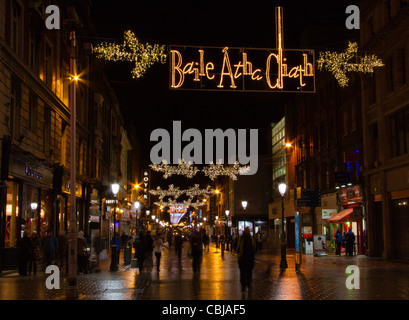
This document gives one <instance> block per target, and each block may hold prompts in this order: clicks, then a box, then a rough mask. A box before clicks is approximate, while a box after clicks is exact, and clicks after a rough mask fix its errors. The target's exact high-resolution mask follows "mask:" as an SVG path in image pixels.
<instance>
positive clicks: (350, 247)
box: [346, 228, 355, 256]
mask: <svg viewBox="0 0 409 320" xmlns="http://www.w3.org/2000/svg"><path fill="white" fill-rule="evenodd" d="M354 244H355V234H354V233H353V232H352V229H351V228H349V231H348V233H347V234H346V246H347V253H348V255H349V256H353V255H354Z"/></svg>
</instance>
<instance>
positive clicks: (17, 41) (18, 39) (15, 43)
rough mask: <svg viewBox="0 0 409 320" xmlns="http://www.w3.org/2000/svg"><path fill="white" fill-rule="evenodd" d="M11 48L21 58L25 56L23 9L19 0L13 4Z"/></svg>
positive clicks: (15, 0)
mask: <svg viewBox="0 0 409 320" xmlns="http://www.w3.org/2000/svg"><path fill="white" fill-rule="evenodd" d="M10 46H11V48H12V49H13V51H14V52H15V53H16V54H17V55H18V56H19V57H20V58H21V57H22V55H23V8H22V6H21V5H20V3H19V2H18V1H17V0H13V1H12V3H11V28H10Z"/></svg>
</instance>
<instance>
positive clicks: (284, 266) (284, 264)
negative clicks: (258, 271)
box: [278, 183, 287, 271]
mask: <svg viewBox="0 0 409 320" xmlns="http://www.w3.org/2000/svg"><path fill="white" fill-rule="evenodd" d="M286 190H287V185H286V184H285V183H280V184H279V185H278V191H279V192H280V195H281V206H282V213H281V261H280V269H281V271H284V270H285V269H287V259H286V250H287V244H286V235H285V231H284V194H285V191H286Z"/></svg>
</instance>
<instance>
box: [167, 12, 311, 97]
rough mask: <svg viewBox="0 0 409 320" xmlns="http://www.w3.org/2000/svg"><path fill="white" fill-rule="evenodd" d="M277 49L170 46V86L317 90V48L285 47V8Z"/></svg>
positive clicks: (279, 17) (278, 16) (279, 20)
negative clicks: (315, 49) (315, 68)
mask: <svg viewBox="0 0 409 320" xmlns="http://www.w3.org/2000/svg"><path fill="white" fill-rule="evenodd" d="M276 24H277V26H276V33H277V36H276V42H277V48H275V49H254V48H251V49H249V48H231V47H218V48H215V47H197V46H196V47H195V46H175V45H173V46H170V88H171V89H187V90H189V89H190V90H216V91H218V90H227V91H270V92H271V91H273V92H315V72H314V64H315V62H314V51H313V50H309V49H302V50H288V49H287V50H284V46H283V33H282V30H283V21H282V8H280V7H278V8H276Z"/></svg>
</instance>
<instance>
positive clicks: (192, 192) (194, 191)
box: [149, 184, 215, 200]
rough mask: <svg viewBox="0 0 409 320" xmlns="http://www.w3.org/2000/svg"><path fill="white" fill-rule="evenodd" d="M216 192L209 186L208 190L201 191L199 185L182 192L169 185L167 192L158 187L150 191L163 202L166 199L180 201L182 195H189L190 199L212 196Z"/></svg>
mask: <svg viewBox="0 0 409 320" xmlns="http://www.w3.org/2000/svg"><path fill="white" fill-rule="evenodd" d="M214 192H215V191H214V190H211V187H210V186H207V188H206V189H200V186H199V185H198V184H195V186H194V187H190V188H189V189H185V190H183V189H182V190H181V189H179V188H178V187H175V186H174V185H173V184H171V185H169V188H168V189H167V190H163V189H162V188H161V187H157V188H156V190H149V193H151V194H152V195H154V196H159V200H163V199H164V198H165V197H173V199H178V198H179V197H180V196H182V195H187V196H188V197H189V198H190V199H193V198H194V197H198V196H208V195H212V194H213V193H214Z"/></svg>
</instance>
